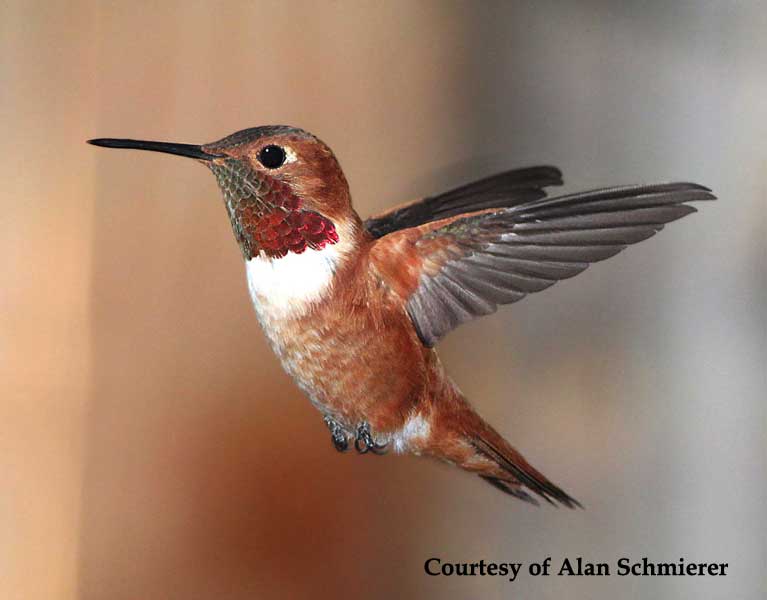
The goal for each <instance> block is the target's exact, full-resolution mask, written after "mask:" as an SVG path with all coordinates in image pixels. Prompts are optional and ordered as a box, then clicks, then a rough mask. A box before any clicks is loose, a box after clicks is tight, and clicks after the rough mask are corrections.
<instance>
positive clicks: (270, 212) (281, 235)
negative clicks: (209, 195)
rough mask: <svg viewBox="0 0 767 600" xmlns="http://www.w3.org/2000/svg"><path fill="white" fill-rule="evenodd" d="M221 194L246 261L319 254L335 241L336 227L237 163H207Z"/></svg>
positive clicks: (282, 187) (285, 186)
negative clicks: (262, 257)
mask: <svg viewBox="0 0 767 600" xmlns="http://www.w3.org/2000/svg"><path fill="white" fill-rule="evenodd" d="M209 166H210V169H211V171H213V173H214V174H215V176H216V179H217V180H218V184H219V186H220V187H221V190H222V191H223V193H224V199H225V200H226V207H227V211H228V213H229V218H230V219H231V221H232V227H233V229H234V235H235V237H236V238H237V241H238V242H239V244H240V248H241V249H242V253H243V255H244V256H245V259H246V260H250V259H251V258H253V257H255V256H259V255H260V254H261V253H262V252H263V253H264V254H265V255H266V256H268V257H270V258H282V257H283V256H285V255H286V254H287V253H288V252H293V253H295V254H301V253H302V252H304V251H306V249H307V248H311V249H313V250H321V249H322V248H324V247H325V246H326V245H328V244H335V243H336V242H338V232H337V231H336V228H335V225H334V224H333V222H332V221H331V220H330V219H328V218H327V217H324V216H322V215H321V214H319V213H317V212H314V211H311V210H306V209H305V208H302V207H303V201H302V199H301V198H300V197H298V196H297V195H296V194H294V193H293V191H292V190H291V188H290V186H289V185H288V184H286V183H283V182H282V181H280V180H279V179H276V178H274V177H269V176H266V175H265V174H263V173H256V172H254V171H253V170H252V169H250V168H249V167H247V166H246V165H244V164H243V163H242V162H240V161H238V160H234V159H231V160H226V161H224V162H223V163H222V164H215V163H211V164H210V165H209Z"/></svg>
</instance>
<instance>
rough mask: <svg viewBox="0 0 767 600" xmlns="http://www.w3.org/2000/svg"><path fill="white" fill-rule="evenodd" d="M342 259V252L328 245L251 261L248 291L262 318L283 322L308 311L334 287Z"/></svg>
mask: <svg viewBox="0 0 767 600" xmlns="http://www.w3.org/2000/svg"><path fill="white" fill-rule="evenodd" d="M339 260H340V254H339V251H338V249H337V248H336V247H335V246H325V248H323V249H322V250H312V249H307V250H306V251H305V252H302V253H301V254H294V253H292V252H289V253H288V254H287V255H286V256H283V257H282V258H276V259H275V258H267V257H262V256H256V257H254V258H252V259H250V260H249V261H247V262H246V263H245V264H246V270H247V275H248V288H249V290H250V297H251V298H252V299H253V304H254V305H255V307H256V311H257V312H258V314H259V318H264V317H266V318H268V319H270V320H272V319H282V318H287V317H292V316H300V315H301V314H303V313H304V312H306V310H307V309H308V308H309V307H310V306H311V304H312V303H313V302H316V301H318V300H320V299H321V298H322V296H323V295H324V294H325V292H326V291H327V290H328V289H329V288H330V286H331V284H332V281H333V273H334V272H335V270H336V267H337V266H338V262H339Z"/></svg>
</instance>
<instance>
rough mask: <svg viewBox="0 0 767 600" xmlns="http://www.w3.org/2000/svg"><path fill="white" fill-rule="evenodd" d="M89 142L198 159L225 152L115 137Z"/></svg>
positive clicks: (220, 155) (191, 145)
mask: <svg viewBox="0 0 767 600" xmlns="http://www.w3.org/2000/svg"><path fill="white" fill-rule="evenodd" d="M88 143H89V144H93V145H94V146H103V147H104V148H130V149H133V150H149V151H151V152H165V153H166V154H178V155H179V156H187V157H189V158H196V159H198V160H213V159H214V158H221V157H222V156H223V154H209V153H207V152H205V151H204V150H203V149H202V146H195V145H194V144H172V143H170V142H145V141H144V140H118V139H114V138H98V139H95V140H88Z"/></svg>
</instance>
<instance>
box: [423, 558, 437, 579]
mask: <svg viewBox="0 0 767 600" xmlns="http://www.w3.org/2000/svg"><path fill="white" fill-rule="evenodd" d="M434 561H436V562H437V565H439V563H441V562H442V561H441V560H440V559H438V558H430V559H429V560H427V561H426V562H425V563H423V570H424V571H426V574H427V575H431V576H432V577H436V576H437V575H439V573H432V571H431V569H430V568H429V565H430V564H431V563H433V562H434Z"/></svg>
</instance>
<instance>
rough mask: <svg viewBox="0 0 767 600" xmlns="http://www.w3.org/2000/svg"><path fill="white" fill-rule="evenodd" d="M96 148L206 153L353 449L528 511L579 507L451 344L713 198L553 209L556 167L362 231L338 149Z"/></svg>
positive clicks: (661, 191) (265, 288) (571, 198)
mask: <svg viewBox="0 0 767 600" xmlns="http://www.w3.org/2000/svg"><path fill="white" fill-rule="evenodd" d="M90 143H91V144H95V145H97V146H106V147H109V148H134V149H138V150H152V151H156V152H166V153H170V154H178V155H181V156H187V157H190V158H194V159H196V160H198V161H199V162H201V163H202V164H204V165H205V166H207V167H208V168H209V169H210V170H211V171H213V174H214V175H215V177H216V180H217V181H218V185H219V187H220V188H221V192H222V193H223V196H224V205H225V206H226V211H227V214H228V215H229V219H230V220H231V223H232V228H233V229H234V236H235V238H236V240H237V243H238V244H239V246H240V249H241V251H242V255H243V257H244V259H245V269H246V273H247V279H248V286H249V288H250V295H251V297H252V299H253V304H254V306H255V309H256V314H257V316H258V320H259V321H260V323H261V326H262V327H263V330H264V333H265V334H266V337H267V338H268V340H269V342H270V344H271V346H272V349H273V350H274V352H275V353H276V354H277V356H278V357H279V359H280V361H281V362H282V366H283V367H284V369H285V370H286V371H287V372H288V373H289V374H290V375H291V376H292V377H293V379H294V380H295V381H296V383H297V384H298V386H299V387H300V388H301V390H303V392H304V393H305V394H306V395H307V396H308V397H309V399H310V400H311V402H312V404H313V405H314V406H315V407H316V408H317V409H319V411H320V412H321V413H322V414H323V415H324V418H325V423H326V424H327V426H328V427H329V429H330V432H331V436H332V441H333V444H334V445H335V447H336V449H338V450H340V451H345V450H346V449H347V448H348V447H349V444H350V443H351V442H353V444H354V446H355V448H356V450H357V451H358V452H360V453H366V452H372V453H381V452H383V451H385V450H386V449H388V448H391V449H393V450H394V451H395V452H398V453H408V452H409V453H412V454H417V455H425V456H432V457H434V458H438V459H441V460H443V461H445V462H448V463H450V464H453V465H456V466H459V467H461V468H463V469H465V470H467V471H470V472H472V473H476V474H477V475H479V476H480V477H482V478H483V479H485V480H486V481H488V482H489V483H491V484H492V485H494V486H495V487H497V488H499V489H501V490H503V491H504V492H506V493H508V494H511V495H512V496H515V497H516V498H520V499H522V500H525V501H527V502H531V503H534V504H537V501H536V499H535V497H534V496H533V495H531V493H530V492H532V493H533V494H536V495H537V496H540V497H541V498H543V499H545V500H547V501H549V502H551V503H552V504H553V503H555V502H559V503H561V504H563V505H565V506H568V507H571V508H573V507H575V506H580V504H579V503H578V502H577V501H576V500H575V499H573V498H572V497H570V496H569V495H568V494H566V493H565V492H564V491H562V490H561V489H560V488H559V487H557V486H556V485H554V484H553V483H552V482H551V481H549V480H548V479H547V478H546V477H545V476H543V475H542V474H541V473H540V472H539V471H538V470H536V469H535V468H533V467H532V466H531V465H530V464H529V463H528V462H527V461H526V460H525V459H524V458H523V456H522V455H521V454H520V453H519V452H518V451H517V450H516V449H515V448H513V447H512V446H511V445H510V444H509V443H508V442H507V441H506V440H505V439H504V438H503V437H502V436H501V435H500V434H499V433H498V432H497V431H496V430H495V429H493V428H492V427H491V426H490V425H488V424H487V423H486V422H485V421H484V420H483V419H482V418H481V417H480V416H479V415H478V414H477V412H476V411H475V410H474V409H473V408H472V406H471V405H470V404H469V402H468V400H467V399H466V398H465V397H464V396H463V394H462V393H461V392H460V390H459V389H458V387H457V386H456V385H455V383H453V381H452V380H451V379H450V378H449V377H448V376H447V375H446V374H445V371H444V369H443V367H442V364H441V363H440V360H439V358H438V357H437V353H436V352H435V350H434V345H435V344H436V343H437V341H438V340H439V339H440V338H441V337H442V336H444V335H445V334H447V333H448V332H449V331H451V330H452V329H454V328H455V327H457V326H458V325H460V324H461V323H465V322H466V321H469V320H470V319H473V318H475V317H478V316H481V315H487V314H490V313H492V312H494V311H495V310H496V308H497V306H498V305H499V304H509V303H512V302H516V301H517V300H521V299H522V298H524V297H525V296H527V295H528V294H531V293H534V292H539V291H541V290H544V289H546V288H548V287H549V286H551V285H553V284H554V283H556V282H557V281H559V280H560V279H566V278H568V277H572V276H574V275H577V274H578V273H580V272H581V271H583V270H584V269H586V267H588V266H589V264H591V263H593V262H596V261H600V260H604V259H606V258H609V257H611V256H614V255H615V254H617V253H618V252H620V251H621V250H623V249H624V248H625V247H626V246H628V245H630V244H634V243H636V242H639V241H642V240H644V239H647V238H649V237H651V236H652V235H654V234H655V233H656V232H658V231H660V230H661V229H662V228H663V226H664V225H665V224H666V223H668V222H670V221H674V220H676V219H679V218H680V217H683V216H685V215H688V214H690V213H692V212H695V208H693V207H692V206H690V205H689V204H687V203H688V202H691V201H695V200H710V199H713V198H714V196H713V195H712V194H711V191H710V190H709V189H708V188H706V187H703V186H701V185H697V184H694V183H667V184H658V185H638V186H626V187H612V188H605V189H599V190H594V191H589V192H583V193H578V194H572V195H566V196H559V197H555V198H547V197H546V192H545V191H544V188H545V187H547V186H552V185H561V184H562V179H561V176H562V175H561V172H560V171H559V169H557V168H555V167H550V166H539V167H531V168H525V169H518V170H512V171H507V172H504V173H500V174H497V175H494V176H492V177H488V178H486V179H482V180H481V181H477V182H475V183H470V184H468V185H464V186H462V187H459V188H457V189H454V190H451V191H448V192H445V193H443V194H440V195H437V196H432V197H428V198H425V199H422V200H418V201H415V202H411V203H409V204H404V205H400V206H398V207H396V208H394V209H392V210H389V211H388V212H385V213H383V214H380V215H377V216H375V217H371V218H369V219H367V220H366V221H363V220H362V219H361V218H360V217H359V215H357V213H356V212H355V210H354V208H353V207H352V203H351V196H350V193H349V186H348V184H347V182H346V178H345V177H344V173H343V171H342V170H341V167H340V165H339V163H338V160H337V159H336V157H335V156H334V154H333V152H332V151H331V150H330V148H329V147H328V146H327V145H325V144H324V143H323V142H321V141H320V140H319V139H317V138H316V137H315V136H313V135H312V134H310V133H307V132H306V131H303V130H301V129H298V128H296V127H288V126H283V125H277V126H264V127H254V128H251V129H244V130H242V131H238V132H237V133H234V134H232V135H230V136H228V137H225V138H223V139H222V140H219V141H217V142H213V143H210V144H203V145H201V146H198V145H192V144H175V143H165V142H147V141H137V140H126V139H95V140H90Z"/></svg>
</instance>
